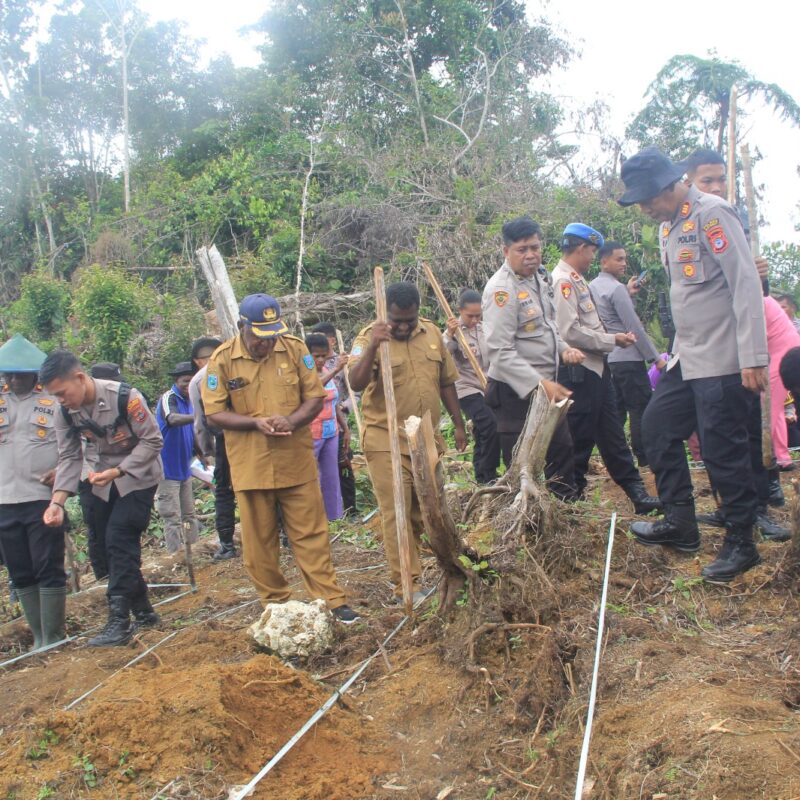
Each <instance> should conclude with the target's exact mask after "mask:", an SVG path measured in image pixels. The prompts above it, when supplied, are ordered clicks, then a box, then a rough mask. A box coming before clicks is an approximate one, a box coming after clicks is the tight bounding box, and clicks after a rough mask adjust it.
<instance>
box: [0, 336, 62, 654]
mask: <svg viewBox="0 0 800 800" xmlns="http://www.w3.org/2000/svg"><path fill="white" fill-rule="evenodd" d="M44 359H45V354H44V353H43V352H42V351H41V350H40V349H39V348H38V347H36V346H35V345H34V344H31V342H29V341H28V340H27V339H26V338H25V337H24V336H21V335H20V334H17V335H16V336H14V337H13V338H12V339H11V340H10V341H8V342H6V343H5V344H4V345H3V346H2V347H0V373H2V374H3V376H4V380H3V382H2V386H0V549H2V552H3V560H4V561H5V563H6V566H7V567H8V574H9V577H10V579H11V580H12V581H13V582H14V585H15V586H16V589H17V596H18V597H19V601H20V604H21V605H22V611H23V613H24V614H25V619H26V620H27V622H28V625H29V626H30V629H31V631H32V632H33V649H34V650H36V649H38V648H39V647H42V646H47V645H49V644H53V643H55V642H58V641H60V640H61V639H63V638H64V609H65V603H66V596H67V589H66V584H67V576H66V573H65V571H64V525H63V524H61V525H58V526H56V527H54V528H49V527H47V526H46V525H45V524H44V522H43V521H42V514H44V511H45V509H46V508H47V506H48V503H49V502H50V486H51V485H52V483H53V476H54V470H55V466H56V463H57V461H58V444H57V442H56V429H55V420H56V416H55V415H56V413H58V410H59V409H58V403H57V402H56V400H55V398H54V397H52V396H51V395H49V394H48V393H47V392H46V391H45V390H44V389H43V388H42V386H41V385H40V384H39V383H37V372H38V370H39V367H40V366H41V364H42V362H43V361H44Z"/></svg>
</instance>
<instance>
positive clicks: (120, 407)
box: [61, 381, 132, 436]
mask: <svg viewBox="0 0 800 800" xmlns="http://www.w3.org/2000/svg"><path fill="white" fill-rule="evenodd" d="M131 388H132V387H131V385H130V384H129V383H125V382H124V381H123V382H121V383H120V384H119V394H118V395H117V418H116V419H115V420H114V423H113V424H112V426H111V430H112V432H114V433H116V432H117V430H118V429H119V427H120V425H122V424H123V423H127V422H128V401H129V400H130V398H131ZM61 414H62V415H63V417H64V419H65V420H66V421H67V424H68V425H69V427H70V434H71V435H72V436H80V433H81V431H82V430H91V431H92V432H93V433H94V434H95V435H97V433H98V430H99V426H98V425H96V424H91V425H88V424H81V425H76V424H75V421H74V420H73V418H72V414H70V413H69V410H68V409H67V407H66V406H61ZM129 427H130V426H129ZM105 433H106V431H103V435H105Z"/></svg>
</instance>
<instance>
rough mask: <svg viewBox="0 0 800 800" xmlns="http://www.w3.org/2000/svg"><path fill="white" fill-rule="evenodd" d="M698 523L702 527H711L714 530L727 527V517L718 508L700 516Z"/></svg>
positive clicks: (698, 516)
mask: <svg viewBox="0 0 800 800" xmlns="http://www.w3.org/2000/svg"><path fill="white" fill-rule="evenodd" d="M697 521H698V522H699V523H700V524H701V525H710V526H711V527H712V528H724V527H725V516H724V514H723V513H722V509H721V508H717V509H715V510H714V511H711V512H710V513H708V514H698V515H697Z"/></svg>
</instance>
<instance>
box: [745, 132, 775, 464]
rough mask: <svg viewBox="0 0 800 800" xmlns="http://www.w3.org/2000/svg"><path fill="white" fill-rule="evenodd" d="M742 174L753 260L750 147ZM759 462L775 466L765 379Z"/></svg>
mask: <svg viewBox="0 0 800 800" xmlns="http://www.w3.org/2000/svg"><path fill="white" fill-rule="evenodd" d="M741 153H742V173H743V177H744V196H745V202H746V203H747V215H748V217H749V218H750V251H751V252H752V254H753V258H754V259H755V258H758V257H759V256H760V255H761V252H760V251H761V248H760V245H759V237H758V208H757V207H756V193H755V189H753V164H752V162H751V161H750V146H749V145H747V144H743V145H742V149H741ZM761 460H762V462H763V464H764V467H765V468H766V469H774V468H775V466H776V460H775V450H774V449H773V446H772V388H771V387H770V385H769V378H767V388H766V389H765V390H764V393H763V394H762V396H761Z"/></svg>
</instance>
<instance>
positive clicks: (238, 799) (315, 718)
mask: <svg viewBox="0 0 800 800" xmlns="http://www.w3.org/2000/svg"><path fill="white" fill-rule="evenodd" d="M435 591H436V587H435V586H434V587H433V588H432V589H429V590H428V592H427V594H426V595H425V596H424V597H422V598H420V600H419V602H418V603H417V604H416V605H415V606H414V608H417V607H418V606H420V605H421V604H422V603H424V602H425V601H426V600H427V599H428V598H429V597H430V596H431V595H432V594H433V593H434V592H435ZM409 619H411V617H409V616H408V615H406V616H405V617H403V619H401V620H400V622H399V623H398V625H397V627H396V628H395V629H394V630H393V631H392V632H391V633H390V634H389V635H388V636H387V637H386V638H385V639H384V640H383V643H382V644H381V646H380V647H379V648H378V649H377V650H376V651H375V652H374V653H373V654H372V655H371V656H370V657H369V658H367V659H365V660H364V662H363V663H362V664H361V666H360V667H358V669H356V671H355V672H354V673H353V674H352V675H351V676H350V677H349V678H348V679H347V680H346V681H345V682H344V683H343V684H342V685H341V686H340V687H339V688H338V689H337V690H336V691H335V692H334V693H333V694H332V695H331V696H330V697H329V698H328V699H327V700H326V701H325V703H324V704H323V705H322V706H320V707H319V708H318V709H317V710H316V711H315V712H314V714H312V715H311V717H309V719H308V721H307V722H306V723H305V725H303V727H302V728H300V730H298V731H297V733H295V735H294V736H292V738H291V739H289V741H288V742H286V744H285V745H284V746H283V747H282V748H281V749H280V750H279V751H278V752H277V753H276V754H275V755H274V756H273V757H272V758H271V759H270V760H269V761H268V762H267V763H266V764H265V765H264V766H263V767H262V768H261V771H260V772H259V773H258V774H257V775H256V776H255V777H254V778H253V779H252V780H251V781H250V783H248V784H247V785H246V786H243V787H242V788H241V789H240V790H239V791H238V792H237V793H236V794H235V795H231V800H243V798H245V797H247V796H248V795H249V794H250V793H251V792H252V791H253V789H255V787H256V786H258V784H259V783H261V781H262V779H263V778H264V777H266V775H267V774H268V773H269V772H271V771H272V769H273V767H275V766H276V765H277V764H278V763H279V762H280V761H281V760H282V759H283V757H284V756H285V755H286V754H287V753H288V752H289V751H290V750H291V749H292V748H293V747H294V746H295V745H296V744H297V743H298V742H299V741H300V739H302V738H303V736H305V735H306V733H308V731H309V730H311V728H313V727H314V725H316V724H317V722H319V720H320V719H322V717H324V716H325V714H327V713H328V711H330V709H331V708H332V707H333V705H334V704H335V703H336V702H337V700H339V698H341V697H342V695H344V694H345V693H346V692H347V690H348V689H349V688H350V687H351V686H352V685H353V684H354V683H355V682H356V681H357V680H358V679H359V677H361V675H362V673H363V672H364V670H365V669H366V668H367V667H368V666H369V665H370V664H371V663H372V661H373V660H374V659H375V658H377V657H378V656H379V655H380V654H381V652H382V651H383V650H384V648H385V647H386V645H387V644H389V642H390V641H391V640H392V639H393V638H394V637H395V635H396V634H397V633H398V632H399V631H400V629H401V628H402V627H403V626H404V625H405V624H406V623H407V622H408V621H409Z"/></svg>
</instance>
